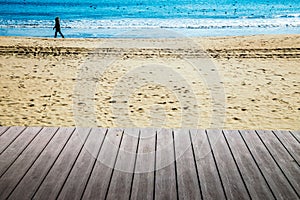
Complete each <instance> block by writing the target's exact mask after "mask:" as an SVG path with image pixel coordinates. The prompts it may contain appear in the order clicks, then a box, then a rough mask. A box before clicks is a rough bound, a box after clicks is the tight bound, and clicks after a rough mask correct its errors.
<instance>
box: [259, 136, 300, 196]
mask: <svg viewBox="0 0 300 200" xmlns="http://www.w3.org/2000/svg"><path fill="white" fill-rule="evenodd" d="M256 133H257V134H258V136H259V137H260V138H261V139H262V141H263V143H264V144H265V145H266V147H267V149H268V151H269V152H270V154H271V155H272V157H273V158H274V159H275V161H276V163H277V164H278V165H279V167H280V169H281V170H282V173H284V175H285V177H286V178H287V179H288V180H289V182H290V184H291V185H292V187H293V189H294V191H295V193H296V194H297V195H298V198H299V199H300V195H299V193H298V192H297V191H300V169H299V166H298V164H297V163H295V162H294V159H293V157H291V155H290V154H289V153H288V152H287V150H286V149H285V148H284V146H283V145H282V144H281V143H280V142H279V140H278V139H277V138H276V137H275V135H274V134H273V133H272V131H256Z"/></svg>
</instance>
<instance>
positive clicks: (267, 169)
mask: <svg viewBox="0 0 300 200" xmlns="http://www.w3.org/2000/svg"><path fill="white" fill-rule="evenodd" d="M241 135H242V137H243V139H244V140H245V141H246V144H247V146H248V148H249V149H250V151H251V153H252V155H253V157H254V159H255V160H256V163H257V164H258V166H259V168H260V169H261V171H262V173H263V174H264V177H265V178H266V180H267V182H268V184H269V186H270V187H271V189H272V191H273V193H274V195H275V197H276V199H298V197H297V195H296V193H295V192H294V190H293V188H292V187H291V186H290V184H289V183H288V181H287V179H286V178H285V177H284V175H283V174H282V172H281V171H280V169H279V167H278V166H277V165H276V163H275V161H274V160H273V158H272V157H271V155H270V154H269V152H268V151H267V149H266V148H265V147H264V145H263V144H262V142H261V141H260V139H259V137H258V136H257V134H256V133H255V131H241Z"/></svg>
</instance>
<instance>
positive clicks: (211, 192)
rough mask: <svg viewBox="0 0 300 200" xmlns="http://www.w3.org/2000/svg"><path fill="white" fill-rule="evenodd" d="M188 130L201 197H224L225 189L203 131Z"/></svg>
mask: <svg viewBox="0 0 300 200" xmlns="http://www.w3.org/2000/svg"><path fill="white" fill-rule="evenodd" d="M190 131H191V138H192V145H193V146H192V147H193V149H194V153H195V160H196V164H197V169H198V174H199V179H200V186H201V192H202V196H203V199H225V191H224V189H223V188H222V184H221V180H220V177H219V174H218V169H217V167H216V163H215V161H214V157H213V154H212V150H211V148H210V146H209V143H208V140H207V137H206V133H205V131H204V130H190Z"/></svg>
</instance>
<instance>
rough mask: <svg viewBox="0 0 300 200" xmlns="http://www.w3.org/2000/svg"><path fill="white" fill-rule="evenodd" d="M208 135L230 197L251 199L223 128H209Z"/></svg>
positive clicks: (226, 191)
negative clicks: (224, 135)
mask: <svg viewBox="0 0 300 200" xmlns="http://www.w3.org/2000/svg"><path fill="white" fill-rule="evenodd" d="M207 136H208V139H209V142H210V145H211V147H212V150H213V154H214V155H215V158H216V163H217V166H218V169H219V172H220V175H221V179H222V183H223V186H224V189H225V193H226V196H227V198H228V199H249V198H250V197H249V195H248V191H247V188H246V187H245V185H244V183H243V180H242V178H243V177H241V175H240V174H239V171H238V168H237V166H236V164H235V162H234V159H233V157H232V155H231V153H230V150H229V147H228V145H227V144H226V141H225V138H224V137H223V135H222V131H221V130H207Z"/></svg>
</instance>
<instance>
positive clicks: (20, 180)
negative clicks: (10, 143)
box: [7, 128, 59, 199]
mask: <svg viewBox="0 0 300 200" xmlns="http://www.w3.org/2000/svg"><path fill="white" fill-rule="evenodd" d="M24 130H25V129H24ZM42 130H43V128H41V129H40V130H39V131H38V133H37V134H36V136H37V135H38V134H39V133H40V132H41V131H42ZM58 130H59V128H57V130H56V131H55V132H54V134H53V135H52V136H51V138H50V140H49V141H48V142H47V144H46V145H45V146H44V148H43V149H42V150H41V152H40V153H39V154H38V155H37V157H36V158H35V159H34V161H33V162H32V163H31V165H30V166H29V167H28V169H27V170H26V171H25V173H24V174H23V176H22V177H21V178H20V180H19V181H18V183H17V184H16V185H15V187H14V188H13V189H12V191H11V192H10V193H9V195H8V196H7V199H9V197H10V196H11V195H12V194H13V192H14V191H15V189H16V188H17V187H18V185H19V184H20V182H21V181H22V180H23V179H24V177H25V176H26V174H27V173H28V171H29V170H30V169H31V167H32V166H33V165H34V163H35V162H36V161H37V159H38V158H39V157H40V155H41V154H42V153H43V151H44V150H45V149H46V147H47V146H48V144H49V143H50V142H51V140H52V138H53V137H54V136H55V134H56V133H57V131H58ZM36 136H35V137H36ZM35 137H34V138H35ZM31 141H33V140H31ZM31 141H30V143H31ZM27 146H28V145H27ZM27 146H26V148H27ZM26 148H25V149H26ZM25 149H24V150H25ZM22 152H23V151H22ZM20 155H21V154H20Z"/></svg>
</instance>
